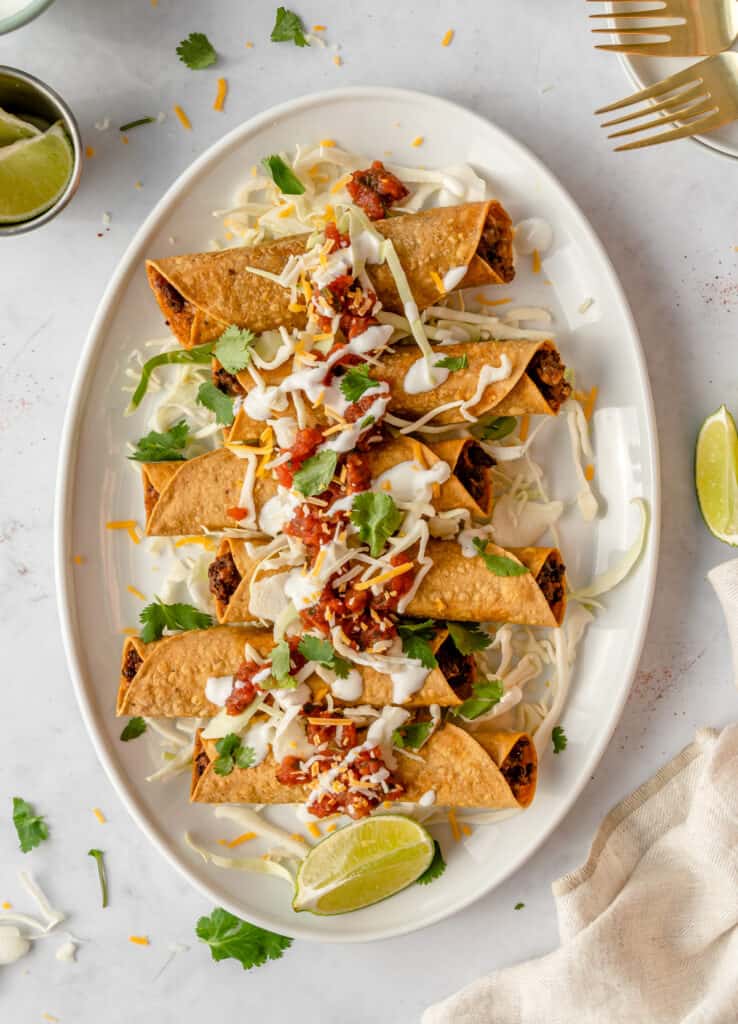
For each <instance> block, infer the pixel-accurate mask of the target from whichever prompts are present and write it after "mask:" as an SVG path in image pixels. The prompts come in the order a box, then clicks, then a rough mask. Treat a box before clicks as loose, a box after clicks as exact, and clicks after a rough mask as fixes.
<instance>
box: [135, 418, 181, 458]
mask: <svg viewBox="0 0 738 1024" xmlns="http://www.w3.org/2000/svg"><path fill="white" fill-rule="evenodd" d="M189 441H190V428H189V427H188V426H187V421H186V420H180V421H179V422H178V423H175V424H174V426H172V427H170V428H169V430H162V431H158V430H150V431H149V433H148V434H146V435H145V436H144V437H140V438H139V439H138V441H137V442H136V447H135V449H134V451H133V454H132V455H129V456H128V458H129V459H132V460H133V461H134V462H184V460H185V457H184V454H183V452H184V450H185V448H186V447H187V445H188V444H189Z"/></svg>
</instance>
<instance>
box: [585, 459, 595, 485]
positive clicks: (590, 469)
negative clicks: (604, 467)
mask: <svg viewBox="0 0 738 1024" xmlns="http://www.w3.org/2000/svg"><path fill="white" fill-rule="evenodd" d="M594 475H595V468H594V466H593V465H592V463H591V462H590V463H589V465H588V466H585V467H584V479H585V480H587V481H589V482H590V483H591V482H592V480H594Z"/></svg>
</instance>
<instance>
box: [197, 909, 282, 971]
mask: <svg viewBox="0 0 738 1024" xmlns="http://www.w3.org/2000/svg"><path fill="white" fill-rule="evenodd" d="M195 933H196V935H197V937H198V939H200V940H201V941H202V942H205V943H206V944H207V945H208V946H210V955H211V956H212V958H213V960H228V959H233V960H238V962H239V963H240V964H241V966H242V967H243V969H244V970H245V971H248V970H249V969H250V968H252V967H261V965H262V964H265V963H266V962H267V960H279V958H280V957H281V956H282V955H283V954H284V951H285V950H286V949H289V947H290V946H291V945H292V939H289V938H287V936H286V935H278V934H277V933H276V932H270V931H267V930H266V929H265V928H259V927H258V926H257V925H255V924H249V922H248V921H242V920H241V918H240V917H236V916H235V915H234V914H229V913H228V911H227V910H223V908H222V907H217V908H216V909H215V910H214V911H213V912H212V914H211V915H210V917H201V918H200V920H199V921H198V922H197V926H196V928H195Z"/></svg>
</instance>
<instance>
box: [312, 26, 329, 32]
mask: <svg viewBox="0 0 738 1024" xmlns="http://www.w3.org/2000/svg"><path fill="white" fill-rule="evenodd" d="M326 28H327V26H326V25H313V32H325V30H326Z"/></svg>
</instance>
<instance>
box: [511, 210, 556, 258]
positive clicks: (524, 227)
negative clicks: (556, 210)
mask: <svg viewBox="0 0 738 1024" xmlns="http://www.w3.org/2000/svg"><path fill="white" fill-rule="evenodd" d="M552 242H553V229H552V228H551V225H550V224H549V223H548V221H545V220H543V219H542V218H541V217H529V218H528V219H527V220H521V222H520V223H519V224H516V225H515V248H516V249H517V250H518V252H519V253H520V255H521V256H530V254H531V253H532V252H533V250H534V249H537V250H538V252H539V253H541V254H543V253H544V252H546V251H547V250H548V249H550V248H551V243H552Z"/></svg>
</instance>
